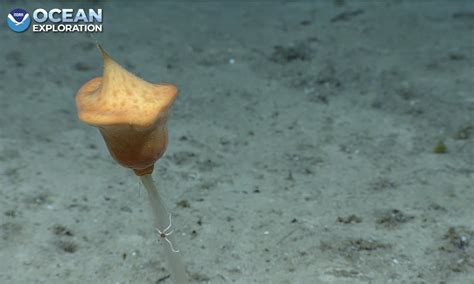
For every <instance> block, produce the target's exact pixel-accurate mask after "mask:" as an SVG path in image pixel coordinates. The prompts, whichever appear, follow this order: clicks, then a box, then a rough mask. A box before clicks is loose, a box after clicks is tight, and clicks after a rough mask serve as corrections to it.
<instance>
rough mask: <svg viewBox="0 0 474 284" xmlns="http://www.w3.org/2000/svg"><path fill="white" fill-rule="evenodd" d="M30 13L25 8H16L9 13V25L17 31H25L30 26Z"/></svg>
mask: <svg viewBox="0 0 474 284" xmlns="http://www.w3.org/2000/svg"><path fill="white" fill-rule="evenodd" d="M30 22H31V20H30V15H29V14H28V12H27V11H25V10H23V9H15V10H13V11H11V12H10V14H8V19H7V23H8V27H9V28H10V29H11V30H12V31H14V32H17V33H21V32H24V31H26V30H27V29H28V27H29V26H30Z"/></svg>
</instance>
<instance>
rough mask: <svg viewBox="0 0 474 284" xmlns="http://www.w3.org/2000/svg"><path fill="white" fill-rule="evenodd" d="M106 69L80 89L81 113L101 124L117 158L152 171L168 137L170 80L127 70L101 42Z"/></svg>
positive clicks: (174, 93) (140, 169)
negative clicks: (159, 80) (155, 81)
mask: <svg viewBox="0 0 474 284" xmlns="http://www.w3.org/2000/svg"><path fill="white" fill-rule="evenodd" d="M99 49H100V51H101V53H102V58H103V60H104V74H103V76H102V77H97V78H94V79H92V80H90V81H89V82H87V83H86V84H84V85H83V86H82V87H81V88H80V89H79V91H78V92H77V94H76V104H77V109H78V114H79V119H80V120H82V121H83V122H85V123H87V124H90V125H94V126H96V127H98V128H99V130H100V132H101V134H102V136H103V137H104V140H105V142H106V144H107V147H108V149H109V151H110V153H111V155H112V157H114V159H115V160H116V161H117V162H118V163H119V164H121V165H123V166H125V167H128V168H131V169H133V170H134V171H135V173H136V174H137V175H139V176H142V175H145V174H150V173H152V172H153V167H154V164H155V162H156V161H157V160H158V159H159V158H160V157H161V156H162V155H163V153H164V152H165V149H166V145H167V143H168V131H167V128H166V120H167V116H168V109H169V108H170V107H171V105H172V104H173V102H174V100H175V99H176V96H177V94H178V91H177V88H176V86H174V85H172V84H151V83H148V82H146V81H144V80H142V79H140V78H138V77H137V76H135V75H133V74H132V73H130V72H128V71H127V70H125V69H124V68H123V67H122V66H120V65H119V64H118V63H117V62H115V61H114V60H113V59H112V58H110V56H109V55H108V54H107V53H106V52H105V51H104V50H103V49H102V47H100V46H99Z"/></svg>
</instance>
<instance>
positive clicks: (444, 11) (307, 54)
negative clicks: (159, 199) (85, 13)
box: [0, 1, 474, 283]
mask: <svg viewBox="0 0 474 284" xmlns="http://www.w3.org/2000/svg"><path fill="white" fill-rule="evenodd" d="M65 2H66V1H61V2H47V4H45V3H41V2H38V1H34V2H33V1H16V2H12V1H2V3H1V4H0V14H1V17H2V20H1V23H2V24H1V27H0V283H170V282H171V280H170V278H169V272H168V270H167V268H166V261H165V259H164V258H163V254H162V251H163V249H164V247H163V246H164V245H166V244H165V243H164V242H160V241H159V240H158V238H157V237H156V235H155V234H154V231H153V226H152V216H151V214H150V210H149V205H148V201H147V195H146V192H145V191H144V189H143V187H140V186H139V182H138V179H137V178H136V177H135V176H134V174H133V173H132V172H131V171H130V170H128V169H125V168H122V167H120V166H118V165H117V164H116V163H115V162H114V161H113V160H112V158H111V157H110V155H109V154H108V152H107V149H106V148H105V146H104V143H103V141H102V138H101V137H100V134H99V132H98V131H97V129H96V128H94V127H91V126H88V125H86V124H84V123H81V122H80V121H79V120H78V119H77V116H76V107H75V102H74V94H75V92H76V91H77V90H78V88H79V87H80V86H81V85H82V84H83V83H84V82H86V81H87V80H89V79H90V78H92V77H94V76H98V75H100V74H101V68H102V61H101V58H100V56H99V53H98V51H97V49H96V48H95V46H94V41H93V40H92V39H91V38H90V37H88V36H86V35H83V34H51V33H50V34H44V33H43V34H35V33H33V32H31V30H30V31H27V32H25V33H22V34H16V33H13V32H11V31H10V30H8V28H7V27H6V24H5V21H4V19H3V18H5V19H6V15H7V14H8V12H9V11H10V10H11V9H13V8H24V9H27V10H30V11H32V10H33V9H36V8H48V9H49V8H53V7H59V8H92V7H93V8H98V7H102V8H103V9H104V32H103V33H102V34H100V35H97V36H96V37H97V39H98V40H99V41H100V42H101V43H102V44H103V46H104V47H105V48H106V49H107V50H108V52H109V53H110V55H111V56H112V57H113V58H114V59H115V60H117V61H118V62H119V63H121V64H122V65H123V66H125V67H126V68H128V69H129V70H130V71H132V72H134V73H136V74H138V75H139V76H141V77H143V78H144V79H146V80H148V81H151V82H172V83H175V84H177V85H178V87H179V90H180V95H179V97H178V99H177V101H176V102H175V104H174V106H173V108H172V111H171V117H170V120H169V131H170V142H169V146H168V149H167V152H166V154H165V156H164V157H163V158H162V159H161V160H159V161H158V163H157V164H156V170H155V172H154V174H153V176H154V178H155V179H156V180H157V182H158V187H159V189H160V192H161V193H162V195H163V197H164V198H165V200H166V202H167V204H168V207H169V209H170V210H171V212H172V214H173V221H174V226H175V228H176V232H175V237H176V239H177V240H176V244H175V245H176V247H177V248H179V249H180V250H181V252H182V257H183V259H184V262H185V264H186V269H187V270H188V272H189V275H190V278H191V282H192V283H474V205H473V204H474V189H473V187H474V167H473V166H474V119H473V118H474V113H473V111H474V92H473V88H474V81H473V80H474V69H473V63H474V52H473V50H474V2H473V1H315V2H312V1H302V2H296V3H294V2H288V1H261V2H256V1H255V2H254V1H240V2H237V1H226V2H211V1H205V2H204V1H198V2H194V3H193V2H182V1H175V2H171V1H170V2H164V3H158V2H157V3H154V2H151V1H150V2H140V1H134V3H133V5H132V4H126V3H124V2H117V1H107V2H106V3H105V4H103V3H102V4H101V3H99V2H98V1H93V2H82V3H81V2H75V1H74V2H69V3H67V4H66V3H65ZM130 2H131V1H130ZM4 16H5V17H4ZM438 143H442V144H443V145H444V146H445V147H446V148H445V150H446V152H445V153H435V152H443V151H441V150H443V149H442V147H437V146H441V145H438ZM436 147H437V148H436Z"/></svg>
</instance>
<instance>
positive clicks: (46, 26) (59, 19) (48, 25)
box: [7, 8, 102, 33]
mask: <svg viewBox="0 0 474 284" xmlns="http://www.w3.org/2000/svg"><path fill="white" fill-rule="evenodd" d="M31 18H32V19H33V21H32V20H31V19H30V15H29V14H28V12H27V11H25V10H23V9H15V10H13V11H11V12H10V14H8V19H7V22H8V26H9V27H10V29H12V30H13V31H15V32H23V31H26V30H27V29H28V27H29V26H30V23H31V22H33V23H32V30H33V32H34V33H48V32H52V33H100V32H102V9H70V8H64V9H59V8H53V9H50V10H46V9H43V8H39V9H36V10H34V11H33V13H32V17H31Z"/></svg>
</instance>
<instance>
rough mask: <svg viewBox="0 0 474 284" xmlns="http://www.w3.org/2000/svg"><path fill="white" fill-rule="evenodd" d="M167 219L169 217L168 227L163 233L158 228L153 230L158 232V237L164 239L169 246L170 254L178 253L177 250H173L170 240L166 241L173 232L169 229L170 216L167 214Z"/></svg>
mask: <svg viewBox="0 0 474 284" xmlns="http://www.w3.org/2000/svg"><path fill="white" fill-rule="evenodd" d="M169 217H170V224H169V225H168V227H166V228H165V229H164V230H163V231H161V230H160V229H159V228H158V227H156V228H155V230H156V231H157V232H158V236H159V237H160V238H162V239H164V240H165V241H166V242H167V243H168V244H169V245H170V249H171V251H172V252H179V250H177V249H174V247H173V243H172V242H171V241H170V239H168V236H170V235H171V234H172V233H173V232H174V229H173V230H171V231H170V229H171V214H169Z"/></svg>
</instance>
